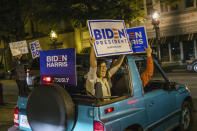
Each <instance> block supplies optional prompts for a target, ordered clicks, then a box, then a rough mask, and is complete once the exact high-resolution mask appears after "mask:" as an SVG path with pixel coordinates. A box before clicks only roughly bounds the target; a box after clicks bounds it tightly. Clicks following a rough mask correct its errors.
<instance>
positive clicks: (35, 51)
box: [29, 40, 41, 59]
mask: <svg viewBox="0 0 197 131" xmlns="http://www.w3.org/2000/svg"><path fill="white" fill-rule="evenodd" d="M29 45H30V50H31V54H32V58H33V59H35V58H37V57H40V52H39V51H40V50H41V47H40V44H39V41H38V40H36V41H34V42H31V43H29Z"/></svg>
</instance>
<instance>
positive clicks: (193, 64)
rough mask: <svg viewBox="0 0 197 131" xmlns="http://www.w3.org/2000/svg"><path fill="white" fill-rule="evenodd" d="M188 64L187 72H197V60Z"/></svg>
mask: <svg viewBox="0 0 197 131" xmlns="http://www.w3.org/2000/svg"><path fill="white" fill-rule="evenodd" d="M186 63H187V70H189V71H195V72H197V59H193V60H189V61H187V62H186Z"/></svg>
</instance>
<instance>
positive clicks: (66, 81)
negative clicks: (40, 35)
mask: <svg viewBox="0 0 197 131" xmlns="http://www.w3.org/2000/svg"><path fill="white" fill-rule="evenodd" d="M75 57H76V56H75V49H74V48H69V49H57V50H47V51H40V75H41V77H43V76H51V77H52V79H53V81H54V82H57V83H60V84H62V85H69V86H76V67H75V65H76V60H75V59H76V58H75Z"/></svg>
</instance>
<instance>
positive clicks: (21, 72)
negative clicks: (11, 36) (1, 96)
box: [15, 54, 28, 96]
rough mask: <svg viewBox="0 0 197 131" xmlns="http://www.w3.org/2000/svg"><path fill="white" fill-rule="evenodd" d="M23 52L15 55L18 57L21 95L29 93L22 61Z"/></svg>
mask: <svg viewBox="0 0 197 131" xmlns="http://www.w3.org/2000/svg"><path fill="white" fill-rule="evenodd" d="M21 57H22V54H20V55H17V56H15V58H16V83H17V86H18V89H19V96H24V95H25V96H26V95H28V87H27V82H26V73H25V67H24V64H23V63H22V61H21Z"/></svg>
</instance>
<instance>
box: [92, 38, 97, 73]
mask: <svg viewBox="0 0 197 131" xmlns="http://www.w3.org/2000/svg"><path fill="white" fill-rule="evenodd" d="M94 42H95V39H94V38H91V39H90V46H91V49H90V67H92V68H94V69H95V68H96V67H97V60H96V56H95V53H94V47H93V44H94Z"/></svg>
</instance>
